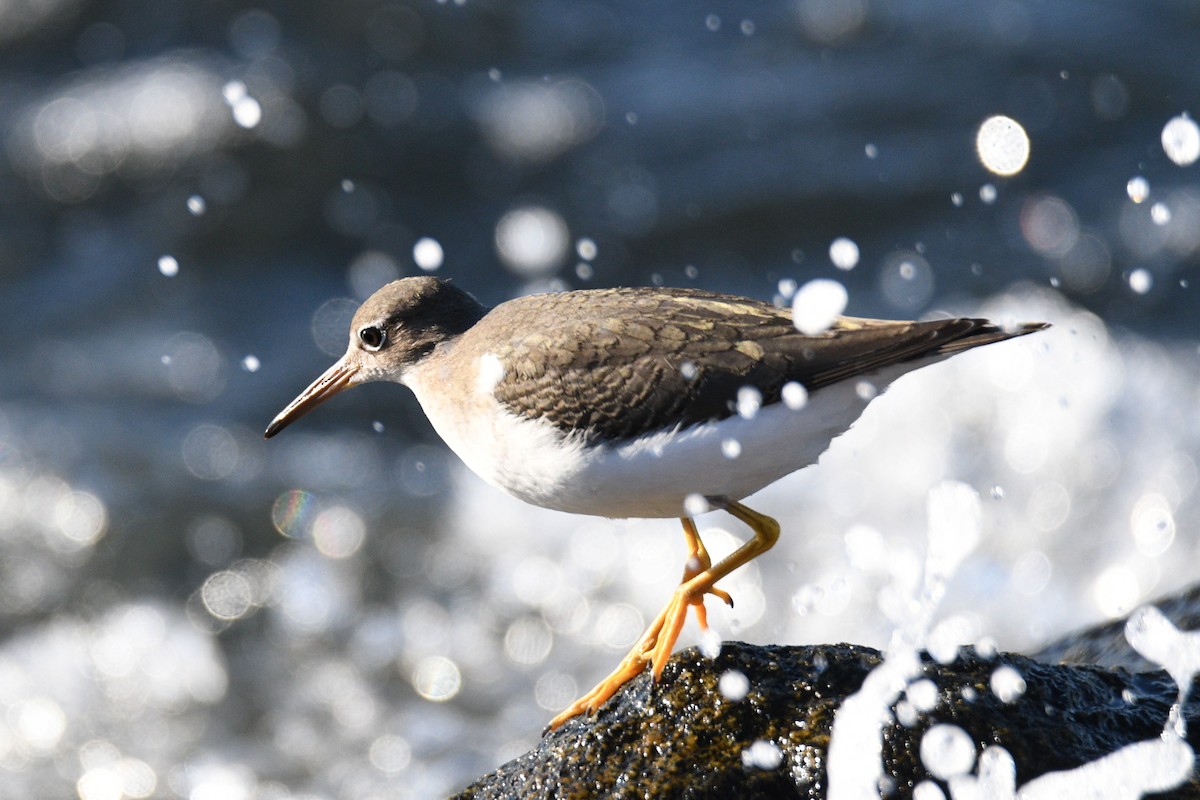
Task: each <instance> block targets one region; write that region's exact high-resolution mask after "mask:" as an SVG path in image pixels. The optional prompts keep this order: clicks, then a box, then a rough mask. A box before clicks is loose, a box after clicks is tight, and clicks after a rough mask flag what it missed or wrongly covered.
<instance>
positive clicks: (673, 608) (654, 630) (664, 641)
mask: <svg viewBox="0 0 1200 800" xmlns="http://www.w3.org/2000/svg"><path fill="white" fill-rule="evenodd" d="M692 577H695V576H692ZM691 582H692V581H691V580H688V581H686V582H685V583H683V584H681V585H680V586H679V588H677V589H676V590H675V594H674V595H673V596H672V597H671V602H669V603H668V604H667V607H666V608H664V609H663V610H662V611H661V612H660V613H659V615H658V616H657V617H655V619H654V621H653V622H651V623H650V625H649V627H647V628H646V631H645V633H643V634H642V636H641V638H640V639H638V641H637V644H635V645H634V646H633V649H631V650H630V651H629V653H628V655H626V656H625V658H624V659H622V660H621V663H620V664H618V665H617V668H616V669H615V670H613V671H612V673H610V674H609V676H608V677H606V678H605V679H604V680H602V681H600V683H598V684H596V686H595V687H594V688H593V689H592V690H591V691H590V692H588V693H586V694H584V695H583V696H582V697H580V698H579V699H578V700H576V701H575V702H573V703H571V705H569V706H567V707H566V708H564V709H563V710H562V711H560V712H559V713H558V715H557V716H556V717H555V718H554V719H552V720H550V724H549V725H547V730H554V729H556V728H558V727H559V726H560V725H562V724H563V723H564V722H566V721H567V720H569V719H571V718H572V717H577V716H579V715H580V714H583V713H588V714H594V713H596V711H597V710H598V709H599V708H600V706H602V705H604V704H605V703H606V702H608V700H609V698H611V697H612V696H613V695H614V694H616V693H617V691H618V690H620V688H621V687H622V686H624V685H625V684H626V683H628V682H629V681H631V680H633V679H634V678H636V677H637V676H638V675H640V674H641V673H642V672H644V671H645V669H646V665H647V664H649V665H650V669H651V675H652V677H653V679H654V681H655V682H657V681H658V680H659V678H661V677H662V673H663V670H664V669H665V668H666V666H667V662H668V661H669V660H670V659H671V650H672V649H674V647H675V642H676V641H677V640H678V639H679V633H680V631H682V630H683V625H684V623H685V622H686V621H687V612H688V609H689V608H693V609H695V611H696V621H697V622H699V623H700V628H701V629H702V630H708V614H707V613H706V611H705V608H704V595H705V593H706V592H708V593H711V594H715V595H717V596H718V597H720V598H721V599H722V600H724V601H725V602H727V603H729V604H730V605H733V600H732V599H731V598H730V597H729V595H728V594H726V593H725V592H723V591H721V590H720V589H707V590H702V591H699V592H697V591H696V590H695V589H694V588H689V585H690V584H691Z"/></svg>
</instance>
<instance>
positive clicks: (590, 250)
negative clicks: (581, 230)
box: [575, 238, 599, 261]
mask: <svg viewBox="0 0 1200 800" xmlns="http://www.w3.org/2000/svg"><path fill="white" fill-rule="evenodd" d="M575 252H576V253H578V254H579V257H580V258H582V259H583V260H584V261H592V260H594V259H595V258H596V255H597V253H599V248H597V247H596V243H595V242H594V241H592V240H591V239H586V238H585V239H580V240H579V241H577V242H576V243H575Z"/></svg>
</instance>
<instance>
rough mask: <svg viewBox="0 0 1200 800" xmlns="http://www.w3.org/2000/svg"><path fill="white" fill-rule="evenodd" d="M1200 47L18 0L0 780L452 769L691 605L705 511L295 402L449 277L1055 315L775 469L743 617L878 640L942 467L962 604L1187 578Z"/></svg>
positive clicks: (440, 11)
mask: <svg viewBox="0 0 1200 800" xmlns="http://www.w3.org/2000/svg"><path fill="white" fill-rule="evenodd" d="M1198 65H1200V5H1197V4H1196V3H1195V2H1185V1H1184V0H1150V1H1149V2H1143V3H1136V4H1131V3H1115V2H1080V1H1079V0H1065V1H1064V2H1054V3H1048V2H1036V1H1035V0H1024V1H1022V0H996V1H995V2H987V3H982V4H963V3H957V2H938V1H937V0H927V1H926V0H915V1H914V2H898V1H894V0H790V1H789V2H771V3H758V4H752V5H746V4H737V3H725V2H712V3H701V4H696V3H691V2H677V3H665V4H655V5H651V6H647V5H645V4H642V3H622V2H610V3H554V2H524V3H503V2H494V1H489V2H477V1H476V0H466V2H433V0H415V1H414V2H381V1H379V0H360V1H359V2H354V3H344V2H336V3H335V2H312V3H304V4H299V3H280V2H268V3H262V4H252V3H242V2H224V3H216V2H195V3H187V2H183V0H153V1H151V0H111V1H99V0H42V2H37V3H30V2H13V3H3V4H0V136H2V137H3V148H2V150H0V335H2V336H3V341H4V347H3V348H2V350H0V359H2V360H0V631H2V638H0V798H8V797H12V798H31V797H45V798H49V797H72V796H77V797H80V798H82V799H83V800H101V799H105V800H107V799H109V798H112V799H113V800H118V799H119V798H121V797H130V798H144V797H187V798H194V799H195V800H202V799H203V798H224V799H230V798H232V799H233V800H237V799H238V798H287V797H295V798H300V797H304V798H309V797H313V798H317V797H319V798H351V797H353V798H370V797H400V798H408V797H413V798H427V797H437V796H439V795H444V794H447V793H449V792H451V791H453V790H455V789H457V788H460V787H462V786H464V785H465V784H466V783H467V782H469V780H470V779H472V778H474V777H475V776H476V775H477V774H480V773H483V772H485V771H487V770H489V769H490V768H492V767H494V766H496V765H498V764H499V763H500V762H501V761H502V760H505V759H507V758H509V757H512V756H514V755H516V754H518V753H519V752H521V751H523V750H524V749H526V748H527V747H529V746H530V745H531V744H532V743H533V742H534V741H536V739H537V737H538V735H539V733H540V730H541V728H542V725H543V724H544V722H545V721H546V720H547V719H548V718H549V716H550V715H551V714H552V712H553V711H554V710H557V709H558V708H561V707H562V706H563V705H565V704H566V702H567V701H568V700H570V699H571V698H572V697H573V696H574V695H575V694H576V692H577V691H579V690H581V689H585V688H587V687H588V686H590V685H591V683H592V682H593V681H595V680H596V679H598V678H599V677H601V676H602V675H603V674H604V673H605V672H606V671H607V668H609V667H611V666H612V665H613V664H615V662H616V661H617V660H618V659H619V658H620V656H621V655H622V654H623V652H624V649H625V648H626V647H628V646H629V644H630V643H631V642H632V640H633V639H634V637H635V636H636V634H637V632H638V631H639V629H640V627H641V625H642V624H643V622H644V621H645V620H647V619H649V618H650V617H651V616H652V615H653V614H654V613H655V612H656V611H657V610H658V608H659V607H660V605H661V604H662V603H663V602H665V600H666V598H667V596H668V593H669V590H670V587H671V585H672V583H673V582H674V581H675V580H676V579H677V576H678V573H679V570H680V563H681V561H682V558H683V545H682V537H681V536H679V533H678V525H677V524H676V523H673V522H671V521H655V522H644V521H608V520H601V519H590V518H578V517H570V516H567V515H562V514H556V513H552V512H546V511H541V510H537V509H531V508H528V507H526V506H523V505H521V504H520V503H518V502H516V501H514V500H510V499H508V498H506V497H504V496H502V495H501V494H499V493H498V492H497V491H495V490H493V489H491V488H489V487H487V486H485V485H483V484H482V483H481V482H480V481H479V480H478V479H476V478H475V477H474V476H472V475H470V474H468V473H466V472H465V470H464V468H463V467H462V466H461V465H460V464H459V463H458V462H457V461H456V460H455V459H454V457H453V456H452V455H451V454H449V453H448V452H447V451H446V450H445V449H444V448H443V447H442V446H441V444H440V442H439V441H438V440H437V439H436V437H435V436H434V434H433V433H432V431H431V429H430V428H429V426H428V424H427V423H426V422H425V420H424V419H423V417H422V416H421V415H420V411H419V408H418V407H417V405H416V403H415V402H414V401H413V399H412V398H411V396H410V395H409V394H408V393H407V392H406V391H405V390H403V389H402V388H400V387H396V386H384V385H372V386H368V387H364V388H360V389H356V390H355V391H353V392H351V393H349V394H346V395H344V396H341V397H339V398H338V399H337V400H336V401H334V402H332V403H330V404H328V406H327V407H325V408H322V409H321V411H320V412H318V413H316V414H314V415H312V416H310V417H307V418H305V419H304V420H303V421H302V422H301V423H299V424H297V425H296V426H294V427H293V428H291V429H289V430H288V431H287V432H286V433H285V434H283V435H282V436H280V437H279V438H278V439H274V440H272V441H270V442H264V441H263V440H262V438H261V432H262V429H263V428H264V427H265V424H266V423H267V422H268V421H269V420H270V419H271V417H272V416H273V415H274V414H275V413H276V412H277V411H278V410H279V409H280V408H282V406H283V405H284V404H285V403H286V402H287V401H289V400H290V399H291V398H292V397H293V396H294V395H295V394H296V393H297V392H298V391H299V390H300V389H301V388H303V386H305V385H306V384H307V383H308V381H309V380H311V379H312V378H313V377H315V375H317V374H318V373H319V371H320V370H322V369H324V367H325V366H327V364H328V363H329V362H330V361H331V360H332V358H333V357H334V356H335V355H336V354H339V353H340V352H341V351H342V350H343V349H344V347H345V340H346V325H347V322H348V319H349V315H350V313H351V312H352V310H353V308H354V307H355V305H356V304H357V303H358V302H360V301H361V300H362V299H363V298H365V297H366V296H367V295H368V294H369V293H370V292H372V291H373V290H374V289H375V288H377V287H378V286H380V285H382V284H383V283H384V282H386V281H388V280H391V279H393V278H396V277H398V276H402V275H410V274H418V273H420V272H421V271H423V270H426V271H434V270H435V271H436V272H437V274H440V275H443V276H446V277H451V278H453V279H455V280H457V281H459V282H460V284H461V285H463V286H464V287H466V288H467V289H469V290H470V291H473V292H474V293H476V294H477V296H479V297H480V298H481V299H482V300H484V301H486V302H489V303H491V302H498V301H500V300H502V299H504V298H507V297H511V296H513V295H515V294H518V293H521V292H529V291H541V290H555V289H561V288H575V287H585V286H610V285H618V284H651V283H662V284H668V285H680V286H700V287H704V288H708V289H716V290H726V291H733V292H737V293H741V294H747V295H752V296H756V297H762V298H772V297H779V298H780V299H781V301H786V298H787V296H788V295H789V294H790V293H791V292H792V291H793V290H794V288H795V287H796V286H797V285H803V284H804V283H806V282H807V281H808V280H811V279H813V278H831V279H835V280H837V281H839V282H841V283H842V284H843V285H844V286H845V287H846V288H847V289H848V291H849V297H850V302H849V308H848V312H849V313H852V314H858V315H869V316H885V317H909V316H923V315H930V314H938V313H944V312H952V313H969V314H987V315H992V316H994V317H998V318H1001V319H1014V318H1023V319H1047V320H1050V321H1052V322H1054V323H1055V325H1056V327H1055V328H1054V329H1053V330H1052V331H1050V332H1047V333H1045V334H1039V335H1037V336H1032V337H1027V338H1026V339H1023V340H1021V341H1019V342H1014V343H1009V344H1005V345H1000V346H996V347H989V348H985V349H983V350H982V351H977V352H974V353H972V354H970V355H968V356H963V357H961V358H959V359H956V360H955V361H953V362H951V363H947V364H945V365H941V366H937V367H934V368H931V369H929V370H925V371H922V372H919V373H916V374H915V375H913V376H912V377H909V378H906V379H905V380H903V381H901V382H900V383H899V384H898V385H897V386H896V387H894V389H893V390H892V391H890V392H889V393H888V394H887V396H886V397H884V398H882V399H881V400H880V401H879V402H877V403H875V404H874V405H873V406H872V407H871V408H870V410H869V411H868V413H867V415H866V416H865V417H864V419H863V420H862V422H861V424H860V425H859V426H858V427H857V428H856V429H855V430H854V431H852V432H851V433H850V434H848V435H847V436H846V437H844V439H842V440H840V441H839V442H837V443H835V446H834V447H833V449H832V450H831V451H830V453H829V454H828V455H827V457H826V458H825V459H824V462H823V464H824V466H821V467H819V468H817V469H812V470H808V471H806V472H803V473H801V474H798V475H795V476H792V477H791V478H789V479H787V480H785V481H783V482H781V483H780V484H777V485H776V486H775V487H772V488H771V489H768V490H766V491H764V492H763V493H762V494H761V496H760V497H758V498H756V501H755V502H754V505H755V507H756V508H759V509H761V510H763V511H765V512H767V513H770V514H773V515H775V516H778V517H779V518H780V520H781V522H782V524H783V527H784V535H783V538H782V539H781V541H780V544H779V546H778V547H777V550H776V552H773V553H771V554H770V555H769V556H767V557H766V558H763V559H761V561H759V562H756V563H755V564H753V565H751V566H749V567H747V568H745V569H743V570H742V571H741V572H740V573H739V574H737V575H735V576H732V578H731V580H729V581H728V582H727V585H726V586H725V588H726V589H728V590H729V591H731V592H732V593H733V595H734V596H735V597H736V599H737V607H736V609H734V610H732V611H727V610H724V609H719V608H716V607H713V608H711V617H710V618H711V621H712V622H713V624H714V626H715V627H716V629H717V630H718V632H719V633H720V634H721V635H722V636H725V637H727V638H739V639H746V640H749V641H754V642H760V643H770V642H780V643H804V642H818V641H843V640H844V641H852V642H857V643H863V644H870V645H876V646H879V645H882V644H884V643H886V642H887V640H888V636H889V633H890V631H891V629H892V625H893V623H894V621H895V619H896V617H897V614H898V613H899V612H897V609H895V608H888V607H887V601H888V598H889V597H895V596H897V595H895V594H894V593H892V594H889V593H888V591H887V589H886V587H888V586H889V585H890V584H893V583H895V582H897V581H899V582H900V583H903V581H904V580H905V576H913V575H917V574H919V563H920V559H921V557H922V556H921V554H922V552H923V547H924V545H923V540H924V532H925V500H926V494H927V492H928V490H929V489H930V487H932V486H934V485H936V484H938V483H939V482H940V481H942V480H944V479H956V480H962V481H965V482H967V483H969V484H971V485H972V486H973V487H974V488H975V489H976V490H977V491H979V492H980V493H981V494H982V496H983V498H984V504H983V509H984V515H983V531H984V536H983V540H982V542H981V543H980V545H979V548H978V550H977V551H976V553H975V554H974V555H973V556H971V557H970V558H969V559H967V560H966V561H965V562H964V564H963V566H962V567H961V569H960V570H959V573H958V576H957V578H955V579H954V580H953V581H952V582H951V584H950V586H949V592H948V594H947V598H946V601H945V603H944V606H943V609H942V615H941V617H940V618H939V619H941V620H942V622H941V624H940V625H939V627H938V628H936V629H935V632H936V633H937V636H938V641H940V642H942V643H943V644H944V643H946V642H951V643H957V642H978V641H981V640H982V641H988V640H990V641H993V642H995V643H997V644H998V645H999V646H1000V647H1003V648H1006V649H1020V648H1025V647H1032V646H1035V645H1036V644H1037V643H1039V642H1041V641H1043V640H1044V639H1046V638H1048V637H1051V636H1054V635H1057V634H1061V633H1063V632H1065V631H1067V630H1069V629H1071V628H1072V627H1073V626H1076V625H1080V624H1084V623H1088V622H1094V621H1100V620H1105V619H1108V618H1110V617H1113V616H1116V615H1120V614H1122V613H1126V612H1128V611H1129V610H1130V609H1131V608H1133V607H1134V606H1135V605H1136V604H1137V603H1139V602H1140V601H1143V600H1146V599H1149V598H1152V597H1153V596H1155V595H1157V594H1161V593H1164V592H1167V591H1171V590H1173V589H1177V588H1179V587H1181V586H1183V585H1186V584H1187V583H1189V582H1191V581H1195V580H1196V579H1197V578H1198V577H1200V566H1198V565H1200V536H1198V534H1197V529H1196V524H1195V520H1196V518H1197V511H1198V505H1200V500H1198V499H1197V486H1196V484H1197V467H1196V463H1197V458H1198V457H1200V414H1198V413H1197V407H1198V405H1200V370H1198V367H1200V323H1198V322H1197V309H1198V306H1197V300H1196V292H1197V291H1198V290H1200V285H1198V284H1200V268H1198V264H1200V260H1198V255H1197V253H1198V248H1200V172H1198V171H1197V170H1198V169H1200V168H1198V167H1197V166H1196V165H1195V164H1194V162H1195V160H1196V155H1197V150H1200V134H1198V133H1197V129H1196V126H1195V124H1194V123H1192V121H1191V117H1190V116H1187V115H1188V114H1189V113H1192V114H1194V113H1200V70H1198V69H1197V66H1198ZM996 115H1004V116H1006V117H1007V118H1009V119H1011V120H1014V121H1015V122H1016V123H1017V124H1018V125H1019V127H1017V128H1014V127H1013V126H1012V125H1008V127H1002V128H1001V132H1002V133H1004V132H1005V131H1007V133H1008V134H1009V135H1010V136H1011V137H1012V138H1007V139H1006V138H1003V137H1002V138H1001V140H1000V141H999V145H1000V147H999V150H998V151H996V149H995V148H994V147H990V145H988V144H987V143H986V142H985V147H984V153H985V155H987V154H988V153H989V152H998V153H999V156H1000V157H1001V158H1004V157H1006V156H1012V154H1013V153H1014V152H1016V154H1017V159H1016V161H1015V162H1012V163H1010V164H1009V165H1008V166H1004V165H1000V166H999V167H997V165H996V164H993V165H992V169H989V168H987V166H985V164H984V162H983V161H982V160H981V158H980V155H979V153H977V143H976V138H977V134H978V133H979V131H980V130H981V126H982V125H983V123H984V121H985V120H987V119H989V118H991V117H993V116H996ZM1004 124H1007V123H1002V125H1004ZM1022 133H1023V136H1022ZM1024 137H1027V141H1028V144H1029V155H1028V160H1027V162H1026V161H1024V160H1022V159H1021V158H1020V154H1021V151H1022V145H1023V144H1024V142H1025V141H1026V139H1025V138H1024ZM989 148H990V149H989ZM1014 167H1015V168H1014ZM998 173H1006V174H998ZM1008 173H1010V174H1008ZM843 239H844V240H845V241H841V240H843ZM835 242H837V245H836V246H833V245H834V243H835ZM781 446H786V443H781ZM730 468H731V469H735V468H736V462H731V466H730ZM701 523H702V525H701V527H702V530H707V531H709V533H708V534H707V537H708V539H710V540H711V545H710V546H711V547H712V549H713V550H714V551H727V550H728V549H729V548H731V547H732V546H733V545H734V543H735V542H736V541H737V540H738V539H737V537H740V536H743V535H744V532H742V531H740V530H737V529H736V527H734V526H733V525H732V524H731V523H730V521H729V520H728V519H726V518H724V517H721V516H720V515H712V516H706V517H704V518H702V519H701ZM881 603H882V604H883V607H882V608H881ZM710 605H711V604H710ZM684 639H685V640H686V641H690V642H694V641H695V636H694V631H692V630H691V628H689V629H688V630H687V631H685V636H684Z"/></svg>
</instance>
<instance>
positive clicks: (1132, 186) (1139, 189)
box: [1125, 175, 1150, 203]
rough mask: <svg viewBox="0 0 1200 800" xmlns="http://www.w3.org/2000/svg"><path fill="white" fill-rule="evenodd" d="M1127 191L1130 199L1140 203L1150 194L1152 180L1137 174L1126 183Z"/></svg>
mask: <svg viewBox="0 0 1200 800" xmlns="http://www.w3.org/2000/svg"><path fill="white" fill-rule="evenodd" d="M1125 193H1126V194H1128V195H1129V199H1130V200H1132V201H1133V202H1135V203H1140V202H1142V201H1143V200H1145V199H1146V198H1147V197H1149V196H1150V181H1148V180H1146V179H1145V178H1143V177H1142V176H1141V175H1137V176H1135V177H1132V178H1130V179H1129V183H1127V184H1125Z"/></svg>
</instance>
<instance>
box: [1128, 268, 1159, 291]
mask: <svg viewBox="0 0 1200 800" xmlns="http://www.w3.org/2000/svg"><path fill="white" fill-rule="evenodd" d="M1153 286H1154V276H1153V275H1151V274H1150V272H1149V270H1145V269H1140V268H1139V269H1135V270H1134V271H1133V272H1131V273H1129V288H1130V289H1133V291H1135V292H1137V293H1138V294H1145V293H1146V292H1148V291H1150V289H1151V288H1152V287H1153Z"/></svg>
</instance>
